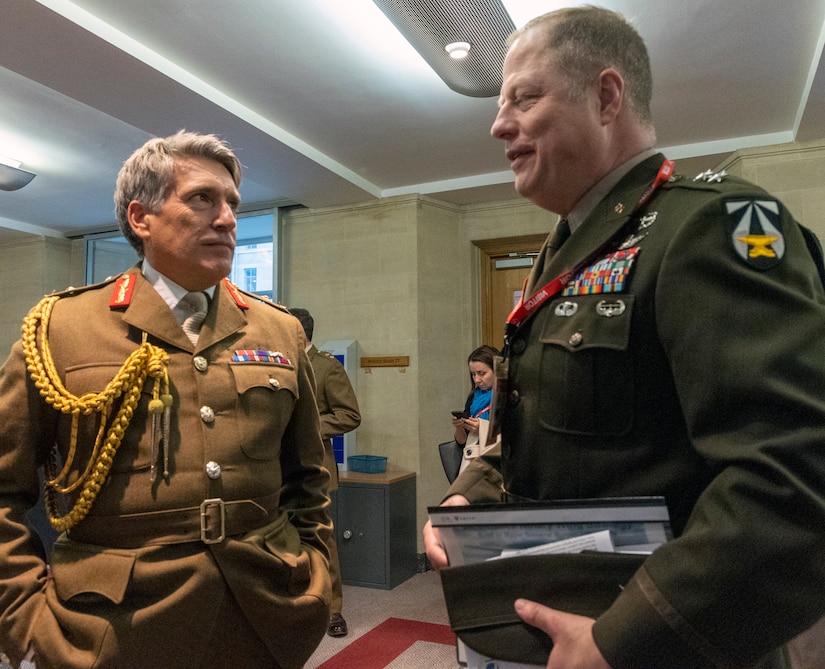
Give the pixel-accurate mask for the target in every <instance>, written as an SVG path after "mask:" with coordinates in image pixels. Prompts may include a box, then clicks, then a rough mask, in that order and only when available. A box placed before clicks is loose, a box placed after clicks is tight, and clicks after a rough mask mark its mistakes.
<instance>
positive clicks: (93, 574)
mask: <svg viewBox="0 0 825 669" xmlns="http://www.w3.org/2000/svg"><path fill="white" fill-rule="evenodd" d="M134 564H135V555H134V554H133V553H126V552H124V551H117V550H111V549H106V548H98V547H96V546H90V545H89V544H76V543H72V544H66V543H62V542H60V543H58V544H57V545H56V546H55V550H54V553H53V554H52V559H51V570H52V576H53V577H54V589H55V592H56V593H57V596H58V597H60V599H62V600H63V601H68V600H70V599H71V598H72V597H76V596H77V595H81V594H86V593H94V594H97V595H101V596H102V597H105V598H106V599H108V600H109V601H111V602H113V603H114V604H120V603H121V602H122V601H123V597H124V595H125V594H126V588H127V587H128V585H129V580H130V579H131V577H132V568H133V566H134Z"/></svg>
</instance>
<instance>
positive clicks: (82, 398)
mask: <svg viewBox="0 0 825 669" xmlns="http://www.w3.org/2000/svg"><path fill="white" fill-rule="evenodd" d="M240 181H241V167H240V163H239V162H238V160H237V158H236V157H235V155H234V153H232V151H231V150H230V149H229V148H228V146H226V144H224V142H222V141H221V140H219V139H218V138H217V137H215V136H213V135H197V134H194V133H188V132H183V131H182V132H180V133H178V134H176V135H173V136H171V137H167V138H157V139H152V140H150V141H149V142H147V143H146V144H145V145H144V146H143V147H142V148H140V149H138V150H137V151H136V152H135V153H134V154H133V155H132V156H131V157H130V158H129V159H128V160H127V161H126V163H125V164H124V166H123V168H122V169H121V171H120V174H119V176H118V182H117V188H116V192H115V203H116V211H117V214H118V219H119V221H120V226H121V230H122V232H123V234H124V235H125V236H126V238H127V239H128V240H129V242H130V243H131V244H132V246H134V247H135V249H136V250H137V251H138V255H139V256H140V258H141V262H140V263H139V264H138V265H137V266H135V267H133V268H132V269H131V270H129V271H127V272H125V273H123V274H121V275H120V276H118V277H115V278H113V279H111V280H108V281H106V282H104V283H102V284H98V285H94V286H88V287H85V288H79V289H70V290H68V291H66V292H64V293H60V294H54V295H50V296H47V297H46V298H44V299H43V300H42V301H41V302H40V303H39V304H38V305H36V306H35V307H34V308H33V309H32V310H31V311H30V312H29V314H28V315H27V316H26V318H25V320H24V326H23V337H22V340H21V341H19V342H17V343H16V344H15V345H14V346H13V348H12V351H11V354H10V356H9V357H8V359H7V360H6V362H5V363H4V365H3V367H2V368H0V648H2V649H3V650H4V651H5V653H6V654H7V655H8V656H9V657H10V658H11V661H12V664H13V665H14V666H15V667H17V666H20V664H21V662H29V663H30V662H31V661H33V662H34V663H35V665H36V667H37V669H49V668H53V667H54V668H59V669H88V668H90V667H95V668H96V669H112V668H116V669H133V668H134V669H138V668H140V669H167V668H169V667H175V669H187V668H200V667H210V668H213V667H229V666H235V665H236V664H243V666H244V667H254V668H260V669H273V668H274V669H298V668H299V667H302V666H303V665H304V662H305V661H306V659H307V658H308V657H309V656H310V655H311V654H312V652H313V651H314V650H315V648H316V647H317V645H318V643H319V642H320V640H321V639H322V638H323V635H324V632H325V630H326V627H327V624H328V621H329V599H330V581H329V570H328V559H329V552H328V551H329V549H328V546H327V542H328V540H329V536H330V531H331V523H330V521H329V517H328V513H327V506H328V504H329V498H328V496H327V487H328V485H329V474H328V472H327V470H326V469H325V468H324V467H323V457H324V447H323V443H322V441H321V431H320V425H319V419H318V410H317V407H316V404H315V389H314V385H313V384H314V380H313V378H314V377H313V373H312V371H311V367H310V363H309V359H308V358H307V355H306V351H305V349H306V339H305V336H304V333H303V330H302V329H301V327H300V324H299V323H298V321H297V320H296V319H295V318H293V317H292V316H290V315H289V313H288V312H287V311H286V309H285V308H283V307H280V306H276V305H274V304H272V303H271V302H267V301H263V300H261V299H259V298H256V297H255V296H254V295H251V294H247V293H242V292H241V291H239V290H238V289H237V288H236V287H235V286H234V285H232V284H231V283H230V282H229V281H228V280H227V279H226V277H227V276H228V275H229V273H230V271H231V268H232V257H233V253H234V246H235V230H236V218H235V211H236V209H237V206H238V204H239V200H240V195H239V192H238V186H239V184H240ZM201 291H203V292H205V293H207V295H208V307H207V309H208V310H207V311H206V314H205V320H203V323H202V326H201V329H200V332H199V334H197V332H196V328H189V327H188V326H187V328H188V330H189V331H190V332H189V334H187V332H185V331H184V327H183V325H182V323H184V322H186V320H185V319H186V316H187V315H190V314H191V312H192V310H191V309H184V308H182V306H181V305H182V304H184V303H186V302H187V300H188V299H189V296H187V293H188V292H193V293H197V292H201ZM196 311H197V310H196ZM40 467H45V471H46V479H47V481H48V483H47V494H46V505H47V509H48V512H49V516H50V519H51V522H52V525H53V526H54V527H55V528H56V529H58V530H60V531H61V534H60V536H59V537H58V539H57V542H56V544H55V546H54V549H53V552H52V554H51V559H50V565H49V567H47V565H46V562H45V560H44V557H43V551H42V546H41V545H39V544H40V542H39V540H38V539H37V538H36V536H35V535H34V534H33V533H32V532H31V531H30V529H29V528H28V527H27V525H26V524H25V522H24V515H25V513H26V511H27V510H28V509H29V508H31V507H32V506H33V505H34V504H35V503H36V500H37V498H38V488H39V486H38V469H39V468H40ZM26 666H31V664H28V665H26Z"/></svg>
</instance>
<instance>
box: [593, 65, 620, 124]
mask: <svg viewBox="0 0 825 669" xmlns="http://www.w3.org/2000/svg"><path fill="white" fill-rule="evenodd" d="M598 86H599V104H600V107H599V108H600V112H601V118H602V123H603V124H605V125H607V124H608V123H610V122H612V121H613V120H614V119H615V118H616V117H617V116H618V115H619V112H620V111H621V110H622V108H623V107H624V104H625V100H624V79H622V75H621V74H619V72H618V70H616V69H614V68H612V67H608V68H607V69H605V70H602V72H601V73H600V74H599V78H598Z"/></svg>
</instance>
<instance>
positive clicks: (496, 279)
mask: <svg viewBox="0 0 825 669" xmlns="http://www.w3.org/2000/svg"><path fill="white" fill-rule="evenodd" d="M546 238H547V235H546V234H538V235H525V236H523V237H504V238H500V239H485V240H481V241H477V242H473V243H474V244H475V245H476V246H478V247H479V249H480V250H481V273H480V275H481V337H482V343H483V344H489V345H490V346H495V347H496V348H498V349H501V347H502V346H503V345H504V323H505V322H506V320H507V316H509V315H510V312H511V311H512V310H513V307H514V306H515V303H516V300H517V299H518V297H519V295H520V294H521V289H522V286H523V285H524V280H525V279H526V278H527V275H528V274H529V273H530V269H531V268H532V266H533V262H534V260H535V258H536V256H537V255H538V253H539V251H540V250H541V245H542V244H543V243H544V240H545V239H546Z"/></svg>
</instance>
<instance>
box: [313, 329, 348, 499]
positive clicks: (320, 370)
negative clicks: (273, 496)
mask: <svg viewBox="0 0 825 669" xmlns="http://www.w3.org/2000/svg"><path fill="white" fill-rule="evenodd" d="M307 355H308V356H309V361H310V363H312V369H313V371H314V372H315V386H316V398H315V399H316V401H317V402H318V413H320V414H321V437H323V439H324V466H325V467H326V468H327V469H329V472H330V475H331V477H332V482H331V483H330V487H329V489H330V491H332V490H337V489H338V466H337V464H336V462H335V453H334V452H333V450H332V437H334V436H336V435H339V434H345V433H346V432H351V431H352V430H354V429H355V428H356V427H358V426H359V425H360V424H361V412H360V411H359V409H358V400H357V399H356V397H355V391H354V390H353V389H352V384H351V383H350V382H349V377H348V376H347V370H345V369H344V366H343V365H342V364H341V363H340V362H338V360H336V359H335V357H334V356H333V355H332V354H331V353H328V352H327V351H319V350H318V348H317V347H316V346H315V344H312V345H311V346H310V347H309V351H307Z"/></svg>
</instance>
